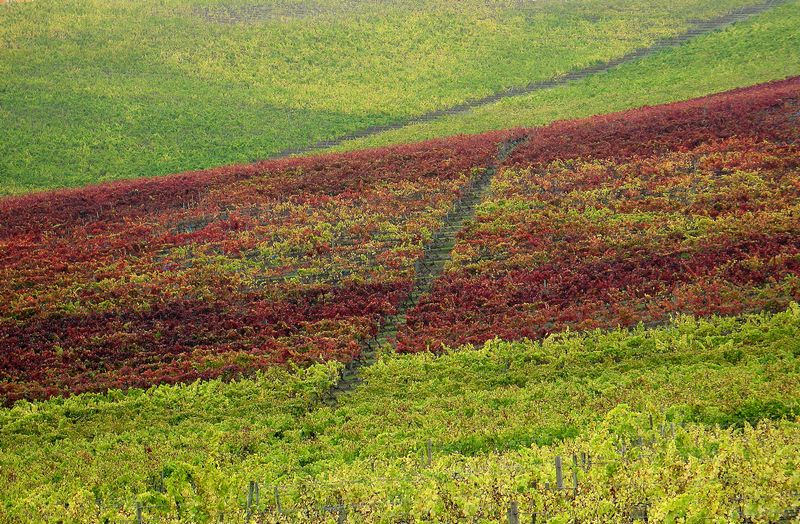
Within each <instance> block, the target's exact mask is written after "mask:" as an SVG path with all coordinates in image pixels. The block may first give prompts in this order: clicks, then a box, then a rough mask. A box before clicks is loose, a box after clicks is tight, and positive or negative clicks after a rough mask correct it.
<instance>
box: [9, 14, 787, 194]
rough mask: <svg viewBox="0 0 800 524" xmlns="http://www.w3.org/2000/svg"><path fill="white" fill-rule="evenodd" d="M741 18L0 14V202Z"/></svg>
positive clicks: (428, 101) (166, 167) (326, 128)
mask: <svg viewBox="0 0 800 524" xmlns="http://www.w3.org/2000/svg"><path fill="white" fill-rule="evenodd" d="M750 3H752V2H751V1H750V0H680V1H676V0H651V1H649V2H647V8H646V9H641V8H640V6H641V2H639V1H638V0H566V1H556V0H540V1H536V2H528V1H526V2H519V1H518V0H495V1H491V2H486V1H484V0H462V1H459V2H451V1H449V0H392V1H390V2H385V1H381V2H378V1H377V0H360V1H352V2H341V1H339V0H303V1H299V0H294V1H290V0H282V1H279V0H272V1H271V2H255V3H250V4H248V3H246V2H244V1H243V0H231V1H228V2H214V1H212V0H206V1H199V0H163V1H155V0H150V1H145V2H129V1H127V0H90V1H87V2H73V1H68V0H52V1H34V2H26V3H13V4H9V5H2V6H0V195H2V194H12V193H21V192H27V191H34V190H41V189H49V188H58V187H71V186H80V185H85V184H89V183H94V182H101V181H107V180H115V179H121V178H132V177H138V176H146V175H160V174H164V173H170V172H176V171H181V170H188V169H196V168H203V167H208V166H214V165H220V164H226V163H231V162H246V161H250V160H254V159H260V158H264V157H268V156H270V155H273V154H275V153H277V152H279V151H281V150H283V149H286V148H293V147H301V146H305V145H308V144H311V143H314V142H316V141H318V140H320V139H325V138H333V137H337V136H340V135H342V134H345V133H348V132H352V131H354V130H357V129H361V128H364V127H366V126H370V125H375V124H385V123H389V122H396V121H402V120H404V119H406V118H408V117H410V116H413V115H417V114H421V113H424V112H426V111H429V110H433V109H439V108H443V107H449V106H451V105H453V104H456V103H459V102H462V101H464V100H467V99H471V98H476V97H481V96H486V95H489V94H491V93H494V92H497V91H498V90H501V89H504V88H507V87H510V86H515V85H524V84H527V83H529V82H531V81H535V80H542V79H547V78H551V77H553V76H554V75H558V74H561V73H564V72H566V71H569V70H573V69H575V68H579V67H583V66H586V65H589V64H592V63H596V62H598V61H605V60H608V59H610V58H613V57H616V56H619V55H621V54H623V53H625V52H627V51H630V50H631V49H633V48H637V47H640V46H643V45H647V44H649V43H651V42H653V41H654V40H656V39H658V38H660V37H664V36H667V35H672V34H677V33H679V32H682V31H684V30H685V29H686V28H687V27H688V26H689V21H690V20H691V19H701V18H710V17H713V16H717V15H719V14H722V13H725V12H728V11H729V10H731V9H732V8H736V7H740V6H742V5H748V4H750ZM520 4H522V5H524V6H525V9H522V10H520V9H519V8H518V6H519V5H520ZM307 9H311V11H310V14H309V12H307ZM775 67H776V68H777V66H775Z"/></svg>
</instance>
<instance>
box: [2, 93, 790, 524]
mask: <svg viewBox="0 0 800 524" xmlns="http://www.w3.org/2000/svg"><path fill="white" fill-rule="evenodd" d="M798 118H800V78H793V79H789V80H786V81H783V82H777V83H772V84H765V85H763V86H757V87H754V88H750V89H746V90H739V91H734V92H730V93H723V94H719V95H715V96H712V97H709V98H703V99H697V100H692V101H688V102H684V103H678V104H672V105H667V106H659V107H654V108H645V109H641V110H636V111H630V112H625V113H619V114H614V115H607V116H601V117H595V118H591V119H587V120H579V121H570V122H559V123H555V124H553V125H550V126H547V127H544V128H536V129H518V130H514V131H507V132H502V133H493V134H487V135H476V136H467V137H459V138H455V139H450V140H437V141H432V142H427V143H422V144H417V145H413V146H401V147H395V148H388V149H378V150H370V151H365V152H359V153H351V154H346V155H329V156H320V157H314V158H310V159H290V160H280V161H272V162H265V163H261V164H255V165H250V166H239V167H230V168H223V169H217V170H213V171H209V172H201V173H193V174H186V175H179V176H172V177H165V178H162V179H153V180H143V181H135V182H125V183H116V184H113V185H106V186H99V187H94V188H89V189H83V190H70V191H61V192H56V193H50V194H40V195H31V196H25V197H17V198H11V199H5V200H2V201H0V217H2V221H0V223H1V224H2V229H0V242H2V247H3V250H2V253H3V254H4V256H3V257H2V258H0V268H2V273H3V276H4V278H3V286H4V288H3V291H2V296H3V297H4V300H3V301H2V304H3V306H2V307H3V309H2V310H0V342H1V343H2V345H3V347H4V352H3V355H2V358H3V363H2V370H3V375H2V387H3V389H2V391H3V394H4V396H5V400H6V402H7V403H11V402H12V401H14V400H16V399H25V398H28V399H33V400H36V399H43V398H46V397H51V396H53V395H67V398H59V397H55V398H51V399H49V400H43V401H36V402H29V401H28V400H20V401H18V402H16V403H15V404H14V405H13V407H9V408H7V409H4V410H2V411H0V419H1V420H2V424H1V425H0V427H2V429H0V443H2V446H0V450H1V451H0V466H2V468H0V471H2V475H1V476H0V483H2V484H0V489H1V490H2V493H3V495H4V504H3V505H2V506H0V511H1V512H2V513H0V516H2V517H3V518H4V519H5V520H9V521H14V520H37V519H45V520H56V519H64V520H67V521H77V522H83V521H87V520H92V519H98V520H103V519H105V518H107V519H110V520H112V521H119V520H126V519H135V518H137V515H142V519H143V521H178V520H181V519H183V520H190V521H209V522H211V521H214V522H216V521H218V520H220V519H221V520H223V521H225V520H228V521H240V520H243V519H248V518H249V519H250V520H251V521H254V520H255V519H261V520H262V521H265V522H281V521H318V522H327V521H331V520H338V521H340V522H341V521H342V520H341V519H344V520H347V519H350V521H352V522H361V521H364V520H367V521H384V522H395V521H408V520H411V521H442V522H461V521H464V520H465V519H466V520H476V521H491V522H497V521H503V520H508V519H512V520H513V518H515V517H514V515H516V513H519V514H521V515H522V518H524V519H526V520H527V519H530V518H531V517H532V515H533V514H536V516H537V518H539V519H541V520H547V521H550V522H568V521H570V520H572V519H580V520H603V521H609V520H610V521H630V520H632V519H643V518H644V516H643V515H645V514H646V515H647V516H648V518H649V519H654V520H659V521H660V520H667V521H677V520H680V519H687V520H693V521H705V520H712V519H715V520H722V521H724V520H734V521H744V519H749V520H751V521H754V522H756V521H757V522H771V521H776V520H779V519H781V518H789V517H790V516H791V515H792V514H793V513H791V512H792V511H793V509H794V508H795V505H796V496H797V492H798V490H800V480H799V479H800V477H799V476H798V474H797V463H796V457H797V454H798V451H800V438H798V425H797V422H796V420H797V417H798V415H800V405H798V402H797V399H798V398H800V390H798V387H800V381H798V376H800V375H798V372H800V367H799V366H798V358H800V346H798V340H800V312H798V307H797V305H796V303H795V301H797V300H798V299H799V298H800V285H798V276H797V273H798V264H800V258H799V257H800V231H798V223H797V220H796V215H797V212H798V210H797V206H798V199H797V192H798V191H800V149H798V148H800V145H798V139H800V126H798V124H797V122H798ZM356 210H358V212H356ZM337 213H341V216H339V215H337ZM390 238H391V240H390ZM20 290H24V292H22V293H21V292H20ZM6 297H8V298H6ZM686 314H691V316H685V315H686ZM616 326H621V327H616ZM595 328H605V331H602V330H597V329H595ZM579 330H580V331H581V332H580V333H576V331H579ZM495 336H500V337H502V338H503V339H505V341H503V340H500V339H494V337H495ZM395 337H396V338H395ZM484 341H487V342H486V343H485V344H482V343H483V342H484ZM464 342H470V343H477V344H478V348H477V349H475V348H473V347H472V346H469V345H467V346H461V347H456V346H457V345H459V344H462V343H464ZM442 344H444V345H445V346H446V347H443V346H442ZM394 345H396V348H397V349H398V350H399V352H397V351H394V349H393V347H394ZM425 349H431V350H433V351H423V350H425ZM404 352H406V353H409V352H410V353H411V354H406V355H404V354H402V353H404ZM437 353H438V354H439V355H438V356H437ZM285 362H294V363H297V364H301V366H300V367H295V366H293V365H279V364H283V363H285ZM369 364H371V365H369ZM197 378H202V379H206V380H203V381H197V382H193V383H190V384H175V385H173V383H175V382H191V381H193V380H195V379H197ZM149 384H153V385H154V386H155V387H153V388H150V389H141V387H142V386H146V385H149ZM158 384H160V385H158ZM131 386H133V387H131ZM137 386H138V387H137ZM108 387H112V388H115V389H113V390H111V391H108V392H105V393H99V394H94V393H85V392H87V391H92V390H99V391H104V390H106V388H108ZM116 388H122V389H116ZM75 393H79V394H77V395H74V396H69V395H72V394H75ZM573 456H574V461H573ZM556 457H559V461H558V463H559V464H560V466H556V463H557V460H556ZM557 470H558V471H560V474H559V473H557ZM559 479H560V480H559ZM562 488H563V489H562ZM509 514H511V516H509Z"/></svg>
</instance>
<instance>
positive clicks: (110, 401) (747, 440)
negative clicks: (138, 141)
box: [0, 305, 800, 522]
mask: <svg viewBox="0 0 800 524" xmlns="http://www.w3.org/2000/svg"><path fill="white" fill-rule="evenodd" d="M799 340H800V308H798V307H797V306H796V305H793V306H791V307H790V308H789V309H788V310H787V311H784V312H781V313H778V314H775V315H768V314H761V315H749V316H743V317H729V318H714V319H710V320H698V319H693V318H691V317H683V318H680V319H678V320H676V321H675V322H674V323H673V324H672V325H670V326H667V327H663V328H659V329H644V328H637V329H634V330H631V331H625V330H623V331H620V330H616V331H610V332H600V331H598V332H592V333H587V334H565V335H558V336H553V337H550V338H548V339H546V340H545V341H543V342H517V343H507V342H501V341H490V342H489V343H487V344H486V345H485V346H484V347H482V348H477V349H474V350H473V349H470V348H465V349H464V350H458V351H452V352H449V353H446V354H444V355H441V356H438V357H437V356H433V355H431V354H429V353H423V354H417V355H408V356H396V355H391V354H387V355H384V356H383V357H382V358H381V360H380V361H379V362H378V363H377V364H376V365H374V366H371V367H370V368H368V369H366V370H365V375H364V379H365V381H364V383H363V384H362V385H361V386H360V387H359V388H358V389H356V390H355V391H354V392H352V393H349V394H346V395H345V396H343V397H341V399H340V403H339V405H338V407H336V408H331V407H328V406H326V405H324V404H323V403H321V402H320V398H321V397H322V394H323V392H324V391H325V390H326V389H327V388H328V387H330V386H331V385H332V384H333V383H334V382H335V381H336V380H337V377H338V375H337V374H336V369H337V367H338V364H335V363H330V364H328V365H314V366H312V367H310V368H308V369H305V370H301V371H286V370H282V369H273V370H271V371H269V372H267V373H266V374H263V375H260V376H259V377H258V378H256V379H253V380H242V381H238V382H230V383H225V382H220V381H218V380H212V381H208V382H205V383H195V384H190V385H182V386H161V387H157V388H153V389H150V390H147V391H142V390H130V391H127V392H119V391H112V392H109V393H108V394H102V395H97V394H87V395H81V396H77V397H72V398H70V399H67V400H63V399H54V400H50V401H46V402H40V403H35V404H30V403H27V402H20V403H18V404H17V405H16V406H15V407H14V408H12V409H3V410H2V411H0V422H2V423H1V424H0V428H2V429H0V444H1V445H0V471H2V474H0V493H2V494H3V499H4V500H3V503H2V504H0V519H2V520H4V521H8V522H10V521H31V520H36V519H37V518H42V519H46V520H51V519H55V518H62V519H65V521H66V522H73V521H76V522H85V521H87V520H90V519H98V518H102V517H104V516H105V517H108V518H110V519H112V520H114V521H119V520H121V519H124V518H130V517H131V516H132V513H133V509H134V504H135V501H137V500H138V501H140V502H141V503H143V504H144V507H145V517H146V520H147V521H156V520H158V521H169V519H173V520H174V519H176V518H177V516H178V515H179V514H181V515H182V517H183V518H185V519H189V520H191V521H194V522H216V521H217V519H218V518H220V515H223V514H224V515H227V518H228V519H232V518H233V516H234V515H237V514H239V515H241V514H242V513H243V511H244V507H245V504H246V502H245V499H246V493H247V485H248V482H249V481H251V480H256V481H258V482H259V483H260V485H261V489H262V490H263V493H262V496H261V498H260V501H259V502H258V504H257V506H255V509H256V510H257V511H259V512H261V511H264V512H272V515H274V511H275V509H276V508H275V502H274V498H273V486H280V490H281V491H280V493H281V497H282V505H283V509H284V510H286V511H287V512H290V515H292V516H294V517H295V518H299V517H298V515H300V514H298V513H296V511H299V510H301V509H302V510H304V511H306V512H307V513H305V517H304V518H303V519H302V520H307V521H324V520H323V517H324V512H322V511H321V510H320V508H321V507H322V506H323V505H325V504H328V505H330V504H336V503H337V501H341V502H343V503H345V504H348V505H351V508H352V509H351V510H350V511H351V514H350V518H351V519H353V520H351V521H350V522H361V521H363V520H364V519H367V520H369V521H382V522H392V521H395V520H396V519H398V518H403V517H405V518H411V519H412V520H413V519H421V520H423V521H430V519H434V520H435V519H440V521H443V522H456V521H463V519H464V518H468V517H478V518H482V519H485V520H482V521H484V522H498V521H501V520H502V519H503V517H504V514H505V510H506V509H507V507H508V504H509V501H510V500H512V499H516V500H518V501H519V502H520V505H521V507H522V508H523V509H524V511H523V514H528V515H530V511H531V509H530V508H538V510H539V511H541V510H546V511H549V512H550V516H551V517H554V518H555V517H558V516H561V517H562V518H563V517H565V516H568V515H570V516H579V517H582V518H591V517H592V516H594V518H606V519H612V520H616V519H621V518H623V515H624V514H625V512H626V511H628V510H630V509H631V507H632V506H633V504H634V503H635V502H638V501H642V500H645V499H647V500H649V501H650V511H651V513H650V515H651V518H656V519H657V520H659V521H663V520H664V519H668V518H672V519H675V518H679V517H688V518H689V519H696V520H694V521H703V520H704V519H713V518H717V519H719V518H724V517H727V516H729V515H730V514H731V513H730V512H735V511H736V509H735V508H736V505H737V504H740V505H741V507H742V508H743V511H745V512H746V513H745V514H746V515H747V516H750V517H752V518H753V519H754V522H766V521H767V519H769V518H775V517H776V516H778V515H780V513H781V511H782V509H783V508H786V507H788V506H789V505H790V504H792V502H793V499H792V495H791V491H792V490H797V489H798V488H800V478H798V476H797V474H796V469H794V466H792V464H796V458H797V453H798V451H800V449H798V443H799V442H800V426H798V424H796V423H791V422H770V420H778V419H781V418H785V417H789V418H792V417H794V416H797V415H798V414H800V404H798V398H800V360H798V358H799V357H800V344H799V343H798V341H799ZM651 415H652V416H653V425H652V426H650V423H649V417H650V416H651ZM759 422H760V425H758V429H757V430H753V429H751V427H750V426H751V425H754V426H755V425H757V424H759ZM679 423H685V424H687V425H686V427H680V426H679V427H677V430H675V432H676V435H675V436H674V437H673V436H672V434H671V431H669V430H666V429H663V428H662V429H660V427H661V426H662V425H666V426H665V427H667V426H670V425H677V424H679ZM715 426H716V429H715ZM720 428H721V429H720ZM639 437H641V438H642V439H643V441H646V442H647V443H648V445H647V446H644V447H641V448H637V447H636V446H637V442H638V439H639ZM428 440H430V441H431V443H432V455H433V456H432V463H431V465H430V466H428V467H424V466H423V464H424V463H425V462H426V461H427V459H426V458H425V457H424V452H423V450H424V449H425V447H426V442H427V441H428ZM651 441H652V445H651ZM623 444H624V445H626V446H627V447H628V449H629V452H628V455H627V456H626V457H624V458H623V457H621V456H620V455H619V454H618V452H615V449H617V448H619V447H620V446H622V445H623ZM420 452H423V456H421V455H420ZM573 452H577V453H581V452H589V453H591V454H592V455H593V456H594V460H595V462H596V463H597V464H598V467H596V468H595V469H591V470H589V471H580V472H579V475H580V482H581V485H582V486H584V488H583V491H581V493H580V494H579V496H578V498H577V499H575V500H574V501H573V500H571V498H570V497H566V496H563V495H557V494H553V493H552V492H546V491H545V490H543V485H544V483H545V482H551V483H552V482H554V474H553V471H552V460H553V457H554V456H555V455H556V454H561V455H563V456H565V457H569V456H571V454H572V453H573ZM791 457H794V458H793V459H792V458H791ZM604 461H606V462H604ZM720 468H723V471H724V472H725V473H724V475H721V474H718V473H717V472H718V471H719V470H720ZM459 475H461V476H459ZM633 478H635V479H636V481H632V480H631V479H633ZM459 479H460V480H459ZM612 493H613V494H612ZM699 493H702V494H703V496H701V497H700V496H697V495H698V494H699ZM489 494H491V496H489ZM598 500H604V501H606V502H605V503H599V502H598ZM612 500H613V501H615V503H614V504H612V503H611V501H612ZM315 511H316V514H315V513H314V512H315ZM315 515H316V516H315ZM273 518H274V517H273ZM327 518H331V517H330V515H329V514H328V516H327ZM528 518H529V517H528ZM267 520H268V521H272V520H270V518H269V517H268V518H267ZM550 522H565V521H564V520H551V521H550Z"/></svg>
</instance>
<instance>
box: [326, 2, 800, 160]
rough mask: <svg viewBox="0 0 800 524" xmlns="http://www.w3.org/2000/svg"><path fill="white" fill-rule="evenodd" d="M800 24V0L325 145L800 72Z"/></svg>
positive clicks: (444, 132) (663, 99) (526, 118)
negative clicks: (569, 77)
mask: <svg viewBox="0 0 800 524" xmlns="http://www.w3.org/2000/svg"><path fill="white" fill-rule="evenodd" d="M798 26H800V2H798V1H797V0H793V1H790V2H787V4H786V5H782V6H778V7H774V8H773V9H770V10H769V11H767V12H765V13H762V14H759V15H756V16H753V17H752V18H750V19H748V20H746V21H743V22H739V23H737V24H734V25H732V26H729V27H726V28H725V29H723V30H721V31H716V32H712V33H710V34H707V35H701V36H697V37H695V38H693V39H692V40H691V41H689V42H687V43H685V44H683V45H681V46H678V47H670V48H667V49H663V50H661V51H659V52H657V53H654V54H653V55H650V56H646V57H643V58H639V59H637V60H633V61H629V62H626V63H624V64H621V65H619V66H617V67H615V68H614V69H612V70H610V71H608V72H605V73H602V74H594V75H590V76H588V77H587V78H583V79H580V80H573V81H571V82H569V83H567V84H566V85H560V86H555V87H551V88H544V89H540V90H537V91H536V92H533V93H530V94H526V95H520V96H513V97H510V98H506V99H503V100H500V101H498V102H495V103H492V104H488V105H485V106H482V107H477V108H474V109H471V110H469V111H463V112H460V113H459V114H453V115H444V116H441V117H439V118H436V119H434V120H431V121H428V122H423V123H419V124H412V125H408V126H404V127H403V128H402V129H397V130H389V131H385V132H382V133H379V134H377V135H374V136H369V137H365V138H358V139H355V140H348V141H346V142H344V143H342V144H340V145H338V146H336V147H331V148H328V149H327V150H328V151H356V150H360V149H364V148H368V147H379V146H386V145H390V144H402V143H408V142H415V141H419V140H426V139H430V138H434V137H443V136H452V135H457V134H461V133H482V132H486V131H490V130H493V129H507V128H511V127H518V126H524V127H530V126H537V125H546V124H549V123H550V122H553V121H556V120H565V119H574V118H583V117H587V116H591V115H597V114H603V113H610V112H613V111H622V110H625V109H631V108H635V107H641V106H644V105H655V104H665V103H669V102H675V101H679V100H687V99H690V98H695V97H699V96H706V95H709V94H713V93H719V92H721V91H726V90H729V89H734V88H737V87H746V86H749V85H753V84H757V83H760V82H768V81H772V80H781V79H783V78H786V77H787V76H792V75H797V74H800V33H798V31H796V30H795V29H796V28H797V27H798Z"/></svg>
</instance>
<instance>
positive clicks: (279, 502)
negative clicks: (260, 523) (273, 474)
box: [275, 486, 283, 515]
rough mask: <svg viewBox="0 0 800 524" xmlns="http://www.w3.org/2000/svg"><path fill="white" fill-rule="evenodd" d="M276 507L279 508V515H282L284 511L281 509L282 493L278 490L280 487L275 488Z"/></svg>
mask: <svg viewBox="0 0 800 524" xmlns="http://www.w3.org/2000/svg"><path fill="white" fill-rule="evenodd" d="M275 507H276V508H278V515H282V514H283V509H282V508H281V493H280V490H279V489H278V486H275Z"/></svg>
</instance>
